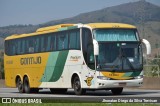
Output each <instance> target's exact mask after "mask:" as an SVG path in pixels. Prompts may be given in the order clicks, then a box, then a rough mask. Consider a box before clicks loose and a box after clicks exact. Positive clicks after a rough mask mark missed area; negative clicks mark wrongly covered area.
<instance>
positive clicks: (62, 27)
mask: <svg viewBox="0 0 160 106" xmlns="http://www.w3.org/2000/svg"><path fill="white" fill-rule="evenodd" d="M78 26H80V27H90V28H91V29H96V28H129V29H135V28H136V27H135V26H133V25H129V24H122V23H89V24H59V25H55V26H49V27H43V28H39V29H37V30H36V32H33V33H28V34H14V35H11V36H8V37H6V39H5V40H9V39H16V38H23V37H28V36H36V35H40V34H46V33H52V32H58V31H63V30H69V29H74V28H77V27H78Z"/></svg>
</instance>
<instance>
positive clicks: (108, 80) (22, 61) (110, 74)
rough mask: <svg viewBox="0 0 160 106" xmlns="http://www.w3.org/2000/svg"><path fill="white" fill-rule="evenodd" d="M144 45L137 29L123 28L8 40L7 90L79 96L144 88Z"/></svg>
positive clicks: (47, 32)
mask: <svg viewBox="0 0 160 106" xmlns="http://www.w3.org/2000/svg"><path fill="white" fill-rule="evenodd" d="M142 43H144V44H145V45H146V48H147V54H150V52H151V48H150V43H149V42H148V41H147V40H145V39H142V40H141V39H140V37H139V34H138V32H137V28H136V27H135V26H133V25H128V24H122V23H89V24H60V25H55V26H49V27H44V28H40V29H38V30H37V31H36V32H34V33H28V34H20V35H12V36H9V37H7V38H6V39H5V54H4V67H5V84H6V86H8V87H17V88H18V90H19V92H20V93H31V92H38V91H39V89H42V88H49V89H50V91H51V92H52V93H65V92H66V91H67V89H70V88H73V89H74V92H75V94H76V95H81V94H84V93H85V92H86V90H98V89H103V90H111V92H112V93H113V94H121V93H122V91H123V88H124V87H139V86H141V85H142V83H143V62H142V60H143V54H142Z"/></svg>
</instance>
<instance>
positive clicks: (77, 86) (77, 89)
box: [73, 76, 86, 95]
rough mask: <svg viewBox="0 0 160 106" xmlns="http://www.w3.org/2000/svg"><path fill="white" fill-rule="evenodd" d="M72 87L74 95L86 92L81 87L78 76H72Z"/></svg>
mask: <svg viewBox="0 0 160 106" xmlns="http://www.w3.org/2000/svg"><path fill="white" fill-rule="evenodd" d="M73 89H74V92H75V94H76V95H82V94H85V93H86V90H85V89H82V88H81V82H80V80H79V77H78V76H76V77H74V80H73Z"/></svg>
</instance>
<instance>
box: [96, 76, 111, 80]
mask: <svg viewBox="0 0 160 106" xmlns="http://www.w3.org/2000/svg"><path fill="white" fill-rule="evenodd" d="M97 78H98V79H101V80H110V78H108V77H105V76H97Z"/></svg>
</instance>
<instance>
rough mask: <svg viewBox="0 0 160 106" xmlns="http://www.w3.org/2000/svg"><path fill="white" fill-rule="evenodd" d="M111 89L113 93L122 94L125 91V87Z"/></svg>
mask: <svg viewBox="0 0 160 106" xmlns="http://www.w3.org/2000/svg"><path fill="white" fill-rule="evenodd" d="M111 91H112V94H113V95H120V94H121V93H122V91H123V88H113V89H111Z"/></svg>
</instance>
